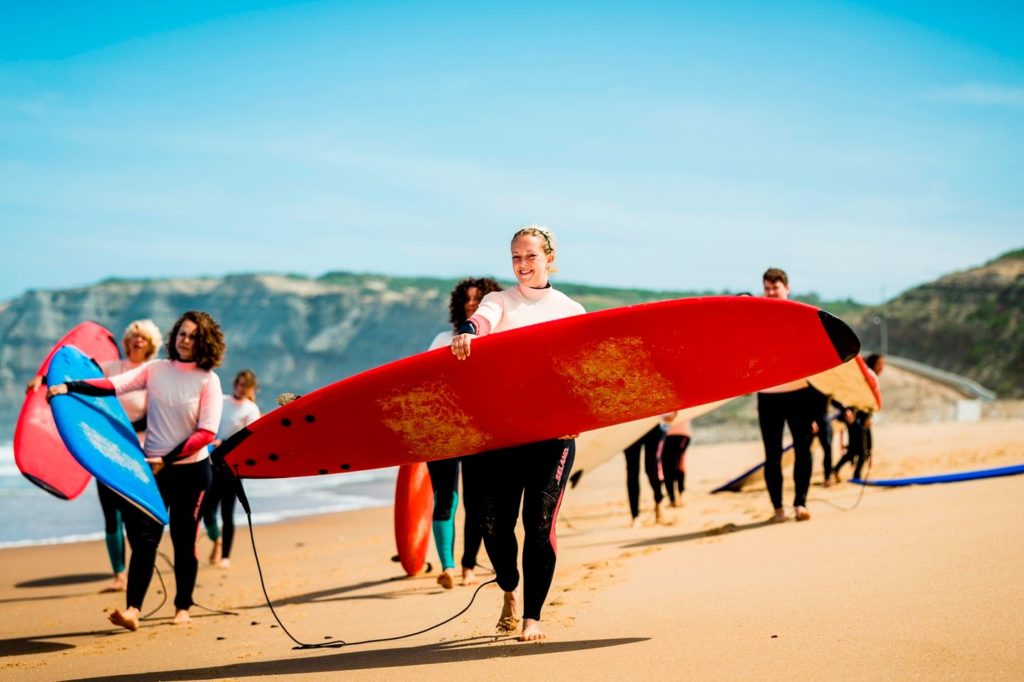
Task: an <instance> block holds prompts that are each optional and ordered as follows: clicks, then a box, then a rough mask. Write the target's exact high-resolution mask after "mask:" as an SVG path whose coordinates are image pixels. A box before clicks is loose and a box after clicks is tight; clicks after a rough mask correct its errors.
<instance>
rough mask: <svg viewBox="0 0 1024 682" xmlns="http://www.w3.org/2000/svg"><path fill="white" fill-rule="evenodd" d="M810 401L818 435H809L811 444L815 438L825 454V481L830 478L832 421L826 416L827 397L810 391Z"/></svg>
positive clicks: (815, 391)
mask: <svg viewBox="0 0 1024 682" xmlns="http://www.w3.org/2000/svg"><path fill="white" fill-rule="evenodd" d="M810 400H811V402H812V404H813V405H814V419H813V422H814V423H815V424H817V425H818V433H817V434H812V435H811V442H812V443H813V442H814V438H815V437H817V439H818V442H819V443H821V449H822V451H823V452H824V453H825V458H824V461H823V462H822V464H823V466H824V469H825V480H826V481H827V480H828V479H829V478H831V476H832V420H831V419H830V418H829V416H828V406H829V397H828V396H827V395H824V394H823V393H820V392H818V391H817V390H814V389H812V397H811V398H810ZM812 466H813V465H812Z"/></svg>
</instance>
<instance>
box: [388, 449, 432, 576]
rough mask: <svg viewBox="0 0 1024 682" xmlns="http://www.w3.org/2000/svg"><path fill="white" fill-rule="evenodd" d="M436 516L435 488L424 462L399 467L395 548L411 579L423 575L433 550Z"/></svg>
mask: <svg viewBox="0 0 1024 682" xmlns="http://www.w3.org/2000/svg"><path fill="white" fill-rule="evenodd" d="M433 513H434V488H433V486H432V485H431V483H430V472H429V471H427V465H426V464H424V463H422V462H417V463H416V464H403V465H402V466H400V467H398V480H397V481H396V483H395V546H396V547H397V548H398V560H399V561H400V562H402V568H404V569H405V572H406V574H408V575H417V574H418V573H421V572H422V571H423V567H424V566H425V565H426V562H427V550H428V549H429V547H430V524H431V518H432V516H433Z"/></svg>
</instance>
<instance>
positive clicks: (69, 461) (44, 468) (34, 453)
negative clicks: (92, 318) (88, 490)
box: [14, 322, 119, 500]
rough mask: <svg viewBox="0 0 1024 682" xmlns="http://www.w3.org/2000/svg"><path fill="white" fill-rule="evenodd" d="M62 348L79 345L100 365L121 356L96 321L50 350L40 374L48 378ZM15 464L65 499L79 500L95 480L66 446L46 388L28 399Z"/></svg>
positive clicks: (80, 327) (21, 418)
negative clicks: (53, 360) (56, 355)
mask: <svg viewBox="0 0 1024 682" xmlns="http://www.w3.org/2000/svg"><path fill="white" fill-rule="evenodd" d="M61 346H75V347H76V348H78V349H79V350H81V351H82V352H83V353H85V354H86V355H88V356H89V357H91V358H92V359H93V360H95V361H96V362H97V363H99V364H103V363H104V362H110V361H112V360H117V359H118V357H119V352H118V347H117V341H116V340H115V339H114V336H113V334H111V333H110V332H109V331H107V330H106V329H105V328H103V327H102V326H100V325H98V324H96V323H95V322H83V323H82V324H80V325H78V326H77V327H75V328H74V329H72V330H71V331H69V332H68V333H67V334H65V335H64V337H63V338H62V339H61V340H60V341H58V342H57V343H56V344H55V345H54V346H53V348H52V349H50V353H49V354H48V355H47V356H46V359H45V360H43V364H41V365H40V366H39V371H37V372H36V374H38V375H42V376H46V370H47V369H49V367H50V359H51V358H52V357H53V355H54V354H55V353H56V352H57V351H58V350H59V349H60V347H61ZM14 461H15V463H16V464H17V465H18V469H19V470H20V471H21V473H22V474H24V475H25V478H27V479H28V480H30V481H32V482H33V483H35V484H36V485H37V486H39V487H40V488H42V489H43V490H45V491H46V492H48V493H51V494H52V495H56V496H57V497H59V498H61V499H64V500H72V499H74V498H76V497H78V496H79V495H80V494H81V493H82V491H83V490H85V486H86V485H88V484H89V479H90V478H92V476H91V475H90V474H89V472H87V471H86V470H85V469H83V468H82V466H81V465H80V464H79V463H78V462H77V461H76V460H75V458H74V457H72V456H71V453H70V452H68V449H67V448H66V447H64V442H63V441H62V440H61V438H60V434H59V433H57V426H56V424H54V422H53V414H52V413H51V412H50V406H49V404H48V403H47V402H46V386H40V387H39V389H37V390H36V391H34V392H32V393H29V394H27V395H26V396H25V402H24V403H23V404H22V406H21V413H20V414H19V415H18V423H17V425H16V426H15V427H14Z"/></svg>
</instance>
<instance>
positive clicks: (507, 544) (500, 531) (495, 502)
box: [480, 439, 576, 620]
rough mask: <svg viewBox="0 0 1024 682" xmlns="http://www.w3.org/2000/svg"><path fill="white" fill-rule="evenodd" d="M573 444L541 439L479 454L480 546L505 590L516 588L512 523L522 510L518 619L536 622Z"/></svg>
mask: <svg viewBox="0 0 1024 682" xmlns="http://www.w3.org/2000/svg"><path fill="white" fill-rule="evenodd" d="M575 454H576V442H575V441H573V440H558V439H555V440H546V441H541V442H539V443H530V444H528V445H521V446H519V447H514V448H508V449H505V450H495V451H493V452H488V453H484V454H483V455H481V460H480V463H481V465H482V466H481V469H482V474H483V476H484V479H483V483H484V486H483V520H484V523H483V531H484V547H485V548H486V549H487V556H488V557H490V559H491V564H492V565H493V566H494V571H495V573H496V574H497V580H498V585H499V586H500V587H501V589H502V590H504V591H505V592H512V591H514V590H515V589H516V588H517V587H518V586H519V569H518V565H517V564H518V554H519V543H518V541H517V539H516V522H517V521H518V519H519V508H520V503H521V504H522V510H523V529H524V538H523V617H524V618H532V619H534V620H540V613H541V609H542V608H543V606H544V600H545V599H546V598H547V594H548V590H549V589H550V587H551V579H552V577H553V576H554V574H555V556H556V552H557V547H558V543H557V539H556V537H555V522H556V520H557V517H558V508H559V506H560V505H561V503H562V495H563V494H564V493H565V485H566V483H567V482H568V481H569V474H570V473H571V470H572V463H573V458H574V456H575Z"/></svg>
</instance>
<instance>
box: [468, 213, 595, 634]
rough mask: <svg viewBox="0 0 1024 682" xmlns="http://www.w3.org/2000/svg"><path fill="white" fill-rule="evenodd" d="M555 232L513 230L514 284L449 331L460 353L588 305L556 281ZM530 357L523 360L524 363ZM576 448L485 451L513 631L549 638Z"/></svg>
mask: <svg viewBox="0 0 1024 682" xmlns="http://www.w3.org/2000/svg"><path fill="white" fill-rule="evenodd" d="M555 249H556V247H555V236H554V235H553V234H552V233H551V231H550V230H548V229H547V228H545V227H543V226H540V225H527V226H526V227H524V228H522V229H520V230H519V231H517V232H516V233H515V234H514V235H513V236H512V254H511V255H512V272H513V274H514V275H515V277H516V280H517V284H516V286H514V287H512V288H510V289H505V290H504V291H496V292H492V293H489V294H487V295H486V296H484V298H483V300H482V301H481V302H480V306H479V307H478V308H477V311H476V312H475V313H474V314H473V316H472V317H470V318H469V320H467V321H466V322H465V323H464V324H463V325H462V326H461V327H460V328H459V333H458V334H457V335H456V336H455V337H454V338H453V339H452V346H451V347H452V353H453V354H454V355H455V357H456V358H458V359H459V360H463V361H467V360H468V361H470V362H471V360H470V354H471V347H472V342H473V339H475V338H477V337H478V336H486V335H487V334H494V333H498V332H502V331H506V330H508V329H516V328H518V327H525V326H527V325H531V324H536V323H538V322H546V321H548V320H557V319H560V318H563V317H570V316H572V315H581V314H583V313H584V312H586V311H585V310H584V309H583V306H582V305H580V304H579V303H577V302H576V301H574V300H572V299H571V298H569V297H568V296H566V295H565V294H563V293H562V292H560V291H557V290H556V289H554V288H553V287H552V286H551V282H550V280H549V277H550V275H551V274H552V273H553V272H555V268H554V264H555ZM526 369H528V360H527V361H524V370H526ZM515 400H517V402H518V403H519V405H517V406H516V409H521V410H527V411H529V410H547V409H550V408H551V406H550V405H547V404H545V403H544V401H543V396H539V395H529V396H516V397H515ZM575 452H576V442H575V440H574V437H572V436H567V437H564V438H555V439H552V440H547V441H543V442H539V443H529V444H527V445H521V446H518V447H514V448H508V449H505V450H496V451H494V452H488V453H486V454H484V455H483V456H481V457H480V458H479V459H480V462H481V466H482V467H483V468H484V473H483V476H482V478H481V481H480V482H481V484H482V486H483V491H482V498H483V532H484V547H485V548H486V549H487V555H488V557H490V559H491V563H492V564H493V566H494V571H495V573H496V574H497V581H498V585H499V586H500V587H501V589H503V590H504V591H505V603H504V606H503V608H502V611H501V616H500V618H499V620H498V630H499V631H501V632H513V631H515V630H516V629H517V628H518V627H519V613H520V612H521V613H522V616H523V620H522V625H523V630H522V634H521V635H520V637H519V639H520V641H524V642H528V641H536V640H541V639H544V637H545V635H544V632H543V630H542V629H541V626H540V613H541V608H542V607H543V606H544V600H545V599H546V598H547V594H548V590H549V589H550V587H551V579H552V577H553V576H554V572H555V553H556V539H555V521H556V518H557V516H558V508H559V505H560V504H561V501H562V495H563V494H564V493H565V484H566V483H567V482H568V480H569V474H570V472H571V470H572V463H573V457H574V455H575ZM520 503H521V504H522V517H523V527H524V529H525V538H524V542H523V600H522V603H520V599H519V596H518V589H519V570H518V554H519V545H518V542H517V540H516V523H517V522H518V520H519V509H520Z"/></svg>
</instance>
